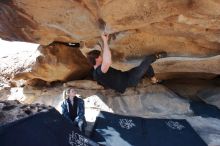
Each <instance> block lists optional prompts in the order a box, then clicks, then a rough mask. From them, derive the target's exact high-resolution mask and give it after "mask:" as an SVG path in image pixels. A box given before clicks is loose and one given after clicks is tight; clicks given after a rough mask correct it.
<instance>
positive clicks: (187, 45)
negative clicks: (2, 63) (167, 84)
mask: <svg viewBox="0 0 220 146" xmlns="http://www.w3.org/2000/svg"><path fill="white" fill-rule="evenodd" d="M219 7H220V2H219V1H217V0H208V1H207V0H180V1H175V0H171V1H170V0H165V1H164V0H159V1H153V0H139V1H134V0H128V1H126V4H125V2H124V1H123V0H97V1H89V0H75V1H74V0H71V1H65V2H64V1H62V0H48V1H38V0H34V1H33V0H10V1H1V7H0V9H1V12H2V14H1V16H0V17H1V20H3V21H1V23H0V28H1V33H0V36H1V37H2V38H4V39H8V40H19V41H31V42H36V43H39V44H49V43H51V42H53V41H54V40H56V41H62V42H71V41H72V42H79V41H85V42H86V43H87V45H88V46H92V45H94V44H95V43H96V41H97V39H98V36H100V32H101V31H103V30H104V29H105V30H106V31H107V32H109V33H114V34H115V35H113V36H114V37H112V41H111V47H112V49H115V51H117V52H119V53H120V54H121V55H122V57H130V56H141V55H145V54H149V53H152V52H155V51H158V50H166V51H168V52H169V54H170V55H174V56H175V55H178V56H206V55H216V54H219V53H220V50H219V43H220V41H219V40H220V39H219V38H220V35H219V29H220V25H219V24H220V9H219ZM13 18H14V19H13ZM113 42H114V43H113Z"/></svg>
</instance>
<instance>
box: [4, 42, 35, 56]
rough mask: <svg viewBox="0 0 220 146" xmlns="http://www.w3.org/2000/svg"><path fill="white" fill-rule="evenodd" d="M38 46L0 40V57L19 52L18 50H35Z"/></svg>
mask: <svg viewBox="0 0 220 146" xmlns="http://www.w3.org/2000/svg"><path fill="white" fill-rule="evenodd" d="M38 46H39V44H33V43H25V42H15V41H14V42H9V41H5V40H2V39H1V38H0V56H4V55H6V54H10V53H13V52H19V50H27V49H37V47H38Z"/></svg>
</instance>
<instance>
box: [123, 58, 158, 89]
mask: <svg viewBox="0 0 220 146" xmlns="http://www.w3.org/2000/svg"><path fill="white" fill-rule="evenodd" d="M154 61H156V56H155V55H149V56H146V57H145V58H144V60H143V61H142V62H141V64H140V65H139V66H137V67H134V68H132V69H130V70H128V71H127V72H128V87H134V86H137V84H138V83H139V81H140V80H141V78H142V77H143V76H144V75H145V74H146V75H147V76H148V77H150V78H151V77H153V76H154V70H153V68H152V66H151V63H153V62H154Z"/></svg>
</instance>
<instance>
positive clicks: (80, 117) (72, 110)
mask: <svg viewBox="0 0 220 146" xmlns="http://www.w3.org/2000/svg"><path fill="white" fill-rule="evenodd" d="M61 109H62V111H61V114H62V115H63V116H64V117H65V118H66V119H68V120H69V121H70V122H71V123H73V124H74V126H76V127H77V128H78V129H79V130H80V131H81V132H85V127H86V125H87V123H86V120H85V116H84V114H85V109H84V101H83V99H81V97H80V96H79V97H77V96H76V91H75V90H74V89H73V88H67V89H66V90H64V91H63V102H62V104H61Z"/></svg>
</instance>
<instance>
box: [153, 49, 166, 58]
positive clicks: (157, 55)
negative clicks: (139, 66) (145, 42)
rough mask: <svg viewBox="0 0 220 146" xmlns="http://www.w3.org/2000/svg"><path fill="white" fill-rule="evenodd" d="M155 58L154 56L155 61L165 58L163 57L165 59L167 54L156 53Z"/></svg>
mask: <svg viewBox="0 0 220 146" xmlns="http://www.w3.org/2000/svg"><path fill="white" fill-rule="evenodd" d="M155 56H156V58H157V59H160V58H165V57H167V52H164V51H163V52H158V53H156V54H155Z"/></svg>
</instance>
